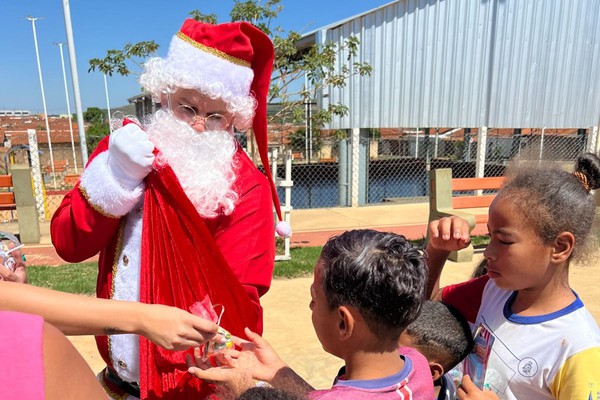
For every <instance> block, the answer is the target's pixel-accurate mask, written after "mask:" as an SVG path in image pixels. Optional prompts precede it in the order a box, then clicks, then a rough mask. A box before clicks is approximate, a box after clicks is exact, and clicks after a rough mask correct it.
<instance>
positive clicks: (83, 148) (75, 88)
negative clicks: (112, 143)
mask: <svg viewBox="0 0 600 400" xmlns="http://www.w3.org/2000/svg"><path fill="white" fill-rule="evenodd" d="M62 3H63V13H64V15H65V30H66V33H67V45H68V46H69V61H70V65H71V80H72V81H73V93H74V95H75V96H74V97H75V109H76V110H77V127H78V128H79V147H80V148H81V160H82V162H83V165H86V164H87V161H88V152H87V145H86V137H85V127H84V121H83V111H82V108H81V96H80V95H79V77H78V75H77V59H76V58H75V42H74V40H73V28H72V27H71V10H70V8H69V0H63V2H62Z"/></svg>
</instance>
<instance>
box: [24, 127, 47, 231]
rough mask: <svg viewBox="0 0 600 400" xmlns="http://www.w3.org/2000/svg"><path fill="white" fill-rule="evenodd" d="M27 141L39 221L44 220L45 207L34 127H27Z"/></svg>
mask: <svg viewBox="0 0 600 400" xmlns="http://www.w3.org/2000/svg"><path fill="white" fill-rule="evenodd" d="M27 139H28V141H29V159H30V160H31V176H32V177H33V190H34V192H35V204H36V207H37V213H38V218H39V221H40V222H44V221H46V212H45V210H46V208H45V207H44V190H43V184H44V183H43V181H42V170H41V166H40V154H39V153H38V143H37V134H36V132H35V129H27Z"/></svg>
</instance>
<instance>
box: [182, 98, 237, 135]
mask: <svg viewBox="0 0 600 400" xmlns="http://www.w3.org/2000/svg"><path fill="white" fill-rule="evenodd" d="M173 115H174V116H175V118H177V119H178V120H180V121H181V122H185V123H186V124H190V125H192V126H194V125H196V124H202V125H204V129H206V130H209V131H224V130H225V129H227V127H228V126H229V121H228V120H227V118H225V117H224V116H222V115H221V114H210V115H207V116H202V115H198V114H196V110H194V108H193V107H190V106H188V105H185V104H182V105H180V106H177V107H175V109H174V110H173Z"/></svg>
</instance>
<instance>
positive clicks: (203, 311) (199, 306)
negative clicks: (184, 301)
mask: <svg viewBox="0 0 600 400" xmlns="http://www.w3.org/2000/svg"><path fill="white" fill-rule="evenodd" d="M217 306H220V305H219V304H215V305H214V306H213V305H212V304H211V302H210V299H209V298H208V295H206V296H204V299H203V300H202V301H197V302H195V303H194V304H192V305H191V306H190V312H191V313H192V314H194V315H197V316H199V317H202V318H205V319H208V320H210V321H212V322H214V323H216V324H217V325H218V324H219V323H220V322H221V317H222V316H223V313H224V312H225V308H224V307H222V306H221V313H220V314H219V315H218V314H217V312H216V311H215V307H217ZM217 333H219V334H220V335H221V336H223V337H224V338H225V341H224V342H206V343H205V344H204V345H202V346H201V347H200V353H201V354H202V360H203V361H205V362H207V363H209V364H210V365H212V366H216V363H215V356H216V355H217V354H218V353H219V352H220V351H222V350H225V349H231V348H233V338H232V335H231V333H229V332H228V331H227V330H226V329H224V328H222V327H220V326H219V329H218V330H217Z"/></svg>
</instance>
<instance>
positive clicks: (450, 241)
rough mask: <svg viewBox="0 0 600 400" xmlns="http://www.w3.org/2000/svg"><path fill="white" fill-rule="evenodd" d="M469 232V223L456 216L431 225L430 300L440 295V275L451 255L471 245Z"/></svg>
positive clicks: (428, 257) (429, 260) (429, 244)
mask: <svg viewBox="0 0 600 400" xmlns="http://www.w3.org/2000/svg"><path fill="white" fill-rule="evenodd" d="M469 230H470V228H469V223H468V222H467V221H465V220H464V219H462V218H460V217H456V216H452V217H446V218H441V219H438V220H435V221H432V222H430V223H429V242H428V243H427V249H426V251H427V266H428V267H429V276H428V281H427V295H428V297H429V298H430V299H435V298H436V297H437V296H438V294H439V293H438V292H439V289H440V275H441V274H442V270H443V269H444V264H445V263H446V261H447V259H448V256H449V255H450V253H451V252H452V251H458V250H462V249H464V248H465V247H467V246H468V245H469V243H471V237H470V236H469Z"/></svg>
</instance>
